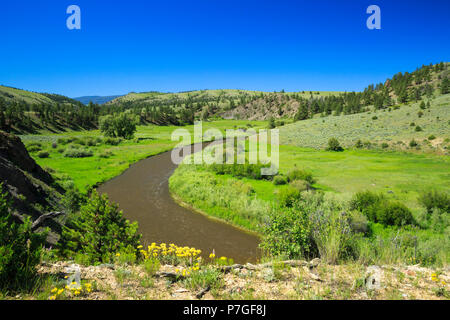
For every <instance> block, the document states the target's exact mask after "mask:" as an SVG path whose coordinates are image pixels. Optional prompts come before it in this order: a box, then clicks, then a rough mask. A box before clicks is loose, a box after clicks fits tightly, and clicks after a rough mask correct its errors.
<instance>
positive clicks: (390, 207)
mask: <svg viewBox="0 0 450 320" xmlns="http://www.w3.org/2000/svg"><path fill="white" fill-rule="evenodd" d="M369 210H375V216H376V221H375V222H379V223H381V224H384V225H386V226H404V225H408V224H413V223H414V218H413V215H412V213H411V211H410V210H409V209H408V208H407V207H406V206H405V205H404V204H402V203H399V202H392V201H382V202H380V204H379V206H376V207H372V208H369Z"/></svg>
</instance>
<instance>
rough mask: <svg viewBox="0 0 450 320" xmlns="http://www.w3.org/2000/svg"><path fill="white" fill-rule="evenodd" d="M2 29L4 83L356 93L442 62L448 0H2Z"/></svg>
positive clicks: (58, 88) (89, 91)
mask: <svg viewBox="0 0 450 320" xmlns="http://www.w3.org/2000/svg"><path fill="white" fill-rule="evenodd" d="M71 4H76V5H78V6H79V7H80V8H81V18H82V21H81V30H68V29H67V27H66V19H67V17H68V16H69V15H68V14H66V9H67V7H68V6H69V5H71ZM371 4H376V5H378V6H379V7H380V8H381V18H382V22H381V24H382V25H381V26H382V29H381V30H369V29H367V28H366V19H367V18H368V16H369V15H367V14H366V8H367V7H368V6H369V5H371ZM0 33H1V42H0V43H1V46H0V84H4V85H10V86H14V87H18V88H23V89H27V90H32V91H39V92H52V93H59V94H64V95H67V96H71V97H76V96H82V95H113V94H126V93H128V92H130V91H136V92H140V91H152V90H157V91H164V92H167V91H170V92H174V91H185V90H195V89H219V88H238V89H249V90H264V91H274V90H277V91H279V90H281V89H285V90H286V91H302V90H333V91H334V90H336V91H345V90H347V91H352V90H362V89H363V88H364V87H366V86H367V85H368V84H370V83H376V82H381V81H384V80H385V79H386V78H387V77H391V76H392V75H393V74H395V73H396V72H398V71H413V70H414V69H415V68H416V67H417V66H421V65H422V64H429V63H430V62H433V63H434V62H440V61H450V59H449V56H450V1H448V0H428V1H413V0H409V1H407V0H395V1H392V0H388V1H380V0H370V1H364V0H351V1H347V0H345V1H344V0H342V1H325V0H315V1H302V0H292V1H287V0H277V1H275V0H273V1H263V0H258V1H254V0H251V1H246V0H240V1H236V0H226V1H225V0H201V1H200V0H199V1H197V0H190V1H187V0H185V1H176V0H164V1H153V0H129V1H111V0H102V1H96V0H70V1H65V0H57V1H46V0H41V1H20V0H17V1H2V3H1V5H0Z"/></svg>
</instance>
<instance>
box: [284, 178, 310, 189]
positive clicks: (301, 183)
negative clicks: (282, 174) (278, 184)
mask: <svg viewBox="0 0 450 320" xmlns="http://www.w3.org/2000/svg"><path fill="white" fill-rule="evenodd" d="M289 185H290V186H291V187H292V188H294V189H296V190H298V191H299V192H303V191H308V190H310V189H311V185H310V184H309V182H308V181H305V180H294V181H292V182H290V183H289Z"/></svg>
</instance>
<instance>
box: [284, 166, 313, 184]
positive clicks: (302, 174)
mask: <svg viewBox="0 0 450 320" xmlns="http://www.w3.org/2000/svg"><path fill="white" fill-rule="evenodd" d="M287 179H288V181H289V182H292V181H295V180H304V181H307V182H308V183H310V184H314V183H315V182H316V181H315V180H314V177H313V175H312V173H311V172H309V171H306V170H300V169H293V170H291V171H289V172H288V174H287Z"/></svg>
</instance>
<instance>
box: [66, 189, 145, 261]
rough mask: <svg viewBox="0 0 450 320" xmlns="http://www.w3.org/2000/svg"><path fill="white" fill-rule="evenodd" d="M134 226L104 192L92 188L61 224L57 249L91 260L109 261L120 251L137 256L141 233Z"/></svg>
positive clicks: (135, 224)
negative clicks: (64, 224) (78, 206)
mask: <svg viewBox="0 0 450 320" xmlns="http://www.w3.org/2000/svg"><path fill="white" fill-rule="evenodd" d="M137 228H138V226H137V223H136V222H134V223H131V224H130V222H129V221H128V220H126V219H125V218H124V217H123V213H122V211H119V209H118V206H117V205H116V204H110V203H109V201H108V197H107V196H106V195H102V196H100V195H99V194H98V193H97V192H96V191H94V192H93V193H92V195H91V198H90V199H89V200H88V202H87V204H86V205H84V206H83V207H82V208H81V211H80V214H79V215H77V216H75V217H74V218H73V220H71V221H69V222H68V224H67V225H66V226H65V227H64V229H63V232H62V237H61V241H60V244H59V249H60V252H61V254H62V255H73V254H74V253H82V254H84V255H86V256H87V259H88V260H89V261H90V262H91V263H99V262H100V263H101V262H103V263H110V262H113V261H114V258H115V256H116V254H117V253H119V252H120V251H123V250H127V251H130V250H132V251H135V252H136V256H138V255H139V251H138V249H137V247H138V246H139V240H140V237H141V235H140V234H138V233H137Z"/></svg>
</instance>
